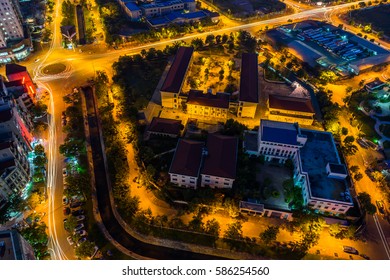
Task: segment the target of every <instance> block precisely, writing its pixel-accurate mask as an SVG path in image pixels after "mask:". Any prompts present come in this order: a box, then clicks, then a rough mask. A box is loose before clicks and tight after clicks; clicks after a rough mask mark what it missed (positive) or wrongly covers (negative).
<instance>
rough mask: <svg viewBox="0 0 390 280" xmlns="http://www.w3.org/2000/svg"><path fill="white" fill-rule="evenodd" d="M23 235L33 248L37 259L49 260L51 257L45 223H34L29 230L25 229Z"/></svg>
mask: <svg viewBox="0 0 390 280" xmlns="http://www.w3.org/2000/svg"><path fill="white" fill-rule="evenodd" d="M21 234H22V236H23V237H24V239H26V240H27V242H28V243H30V245H31V246H32V247H33V249H34V255H35V258H37V259H38V260H43V259H48V258H49V256H50V255H49V252H48V250H47V242H48V236H47V234H46V225H45V224H44V223H39V224H38V223H33V224H32V225H31V226H29V227H28V228H25V229H23V230H22V231H21Z"/></svg>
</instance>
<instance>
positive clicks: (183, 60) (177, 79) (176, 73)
mask: <svg viewBox="0 0 390 280" xmlns="http://www.w3.org/2000/svg"><path fill="white" fill-rule="evenodd" d="M193 52H194V48H193V47H180V48H179V49H178V51H177V54H176V56H175V59H174V60H173V63H172V65H171V68H170V69H169V71H168V74H167V76H166V78H165V81H164V84H163V85H162V87H161V91H166V92H173V93H179V91H180V89H181V85H182V84H183V81H184V78H185V74H186V72H187V68H188V66H189V64H190V61H191V57H192V54H193Z"/></svg>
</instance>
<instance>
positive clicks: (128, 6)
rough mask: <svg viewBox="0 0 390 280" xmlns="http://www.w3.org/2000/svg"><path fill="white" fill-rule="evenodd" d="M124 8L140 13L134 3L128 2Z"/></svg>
mask: <svg viewBox="0 0 390 280" xmlns="http://www.w3.org/2000/svg"><path fill="white" fill-rule="evenodd" d="M125 6H126V8H128V9H129V10H130V11H133V12H135V11H140V10H141V9H140V8H139V7H138V6H137V4H135V3H134V2H128V3H125Z"/></svg>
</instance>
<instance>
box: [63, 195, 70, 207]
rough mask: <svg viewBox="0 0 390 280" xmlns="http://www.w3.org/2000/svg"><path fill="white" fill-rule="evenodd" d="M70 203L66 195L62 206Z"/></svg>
mask: <svg viewBox="0 0 390 280" xmlns="http://www.w3.org/2000/svg"><path fill="white" fill-rule="evenodd" d="M68 203H69V200H68V198H67V197H66V196H65V195H64V196H63V197H62V205H68Z"/></svg>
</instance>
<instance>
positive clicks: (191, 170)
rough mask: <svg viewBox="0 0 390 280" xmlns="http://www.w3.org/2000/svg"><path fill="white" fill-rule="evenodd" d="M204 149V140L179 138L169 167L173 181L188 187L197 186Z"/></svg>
mask: <svg viewBox="0 0 390 280" xmlns="http://www.w3.org/2000/svg"><path fill="white" fill-rule="evenodd" d="M203 149H204V143H203V142H199V141H193V140H189V139H180V140H179V142H178V143H177V147H176V151H175V155H174V156H173V160H172V163H171V167H170V168H169V176H170V179H171V182H172V183H174V184H177V185H179V186H184V187H187V188H194V189H196V188H197V186H198V178H199V172H200V167H201V163H202V155H203Z"/></svg>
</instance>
